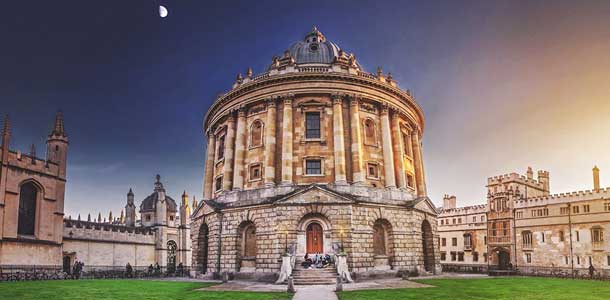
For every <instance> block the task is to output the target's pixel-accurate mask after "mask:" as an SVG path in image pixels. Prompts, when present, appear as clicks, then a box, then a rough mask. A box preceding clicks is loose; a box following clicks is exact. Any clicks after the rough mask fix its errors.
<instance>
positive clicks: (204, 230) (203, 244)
mask: <svg viewBox="0 0 610 300" xmlns="http://www.w3.org/2000/svg"><path fill="white" fill-rule="evenodd" d="M209 240H210V229H209V227H208V225H207V224H205V223H204V224H201V227H199V238H198V239H197V246H198V247H199V254H198V256H197V263H198V265H199V268H200V269H199V270H200V272H201V273H203V274H205V273H207V272H208V245H209Z"/></svg>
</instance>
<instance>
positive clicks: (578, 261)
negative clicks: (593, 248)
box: [576, 256, 580, 265]
mask: <svg viewBox="0 0 610 300" xmlns="http://www.w3.org/2000/svg"><path fill="white" fill-rule="evenodd" d="M576 264H577V265H580V256H576Z"/></svg>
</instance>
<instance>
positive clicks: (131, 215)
mask: <svg viewBox="0 0 610 300" xmlns="http://www.w3.org/2000/svg"><path fill="white" fill-rule="evenodd" d="M125 225H127V226H135V225H136V205H135V204H134V202H133V191H132V190H131V188H130V189H129V192H128V193H127V205H125Z"/></svg>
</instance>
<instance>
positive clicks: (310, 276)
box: [292, 261, 337, 285]
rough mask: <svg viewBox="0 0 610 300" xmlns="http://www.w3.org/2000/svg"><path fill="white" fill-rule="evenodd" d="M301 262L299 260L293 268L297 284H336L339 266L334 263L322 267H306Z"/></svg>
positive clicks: (293, 275)
mask: <svg viewBox="0 0 610 300" xmlns="http://www.w3.org/2000/svg"><path fill="white" fill-rule="evenodd" d="M301 262H302V261H297V262H296V265H295V268H294V270H292V278H293V280H294V284H295V285H322V284H336V282H337V279H336V278H337V268H336V267H335V265H334V264H331V265H329V266H327V267H326V268H321V269H316V268H312V269H305V268H303V266H301Z"/></svg>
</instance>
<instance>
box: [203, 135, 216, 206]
mask: <svg viewBox="0 0 610 300" xmlns="http://www.w3.org/2000/svg"><path fill="white" fill-rule="evenodd" d="M206 151H207V157H206V160H205V174H204V176H203V199H206V200H209V199H212V194H213V193H212V190H213V189H214V159H216V136H215V135H214V132H213V130H212V129H210V130H209V131H208V146H207V149H206Z"/></svg>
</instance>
